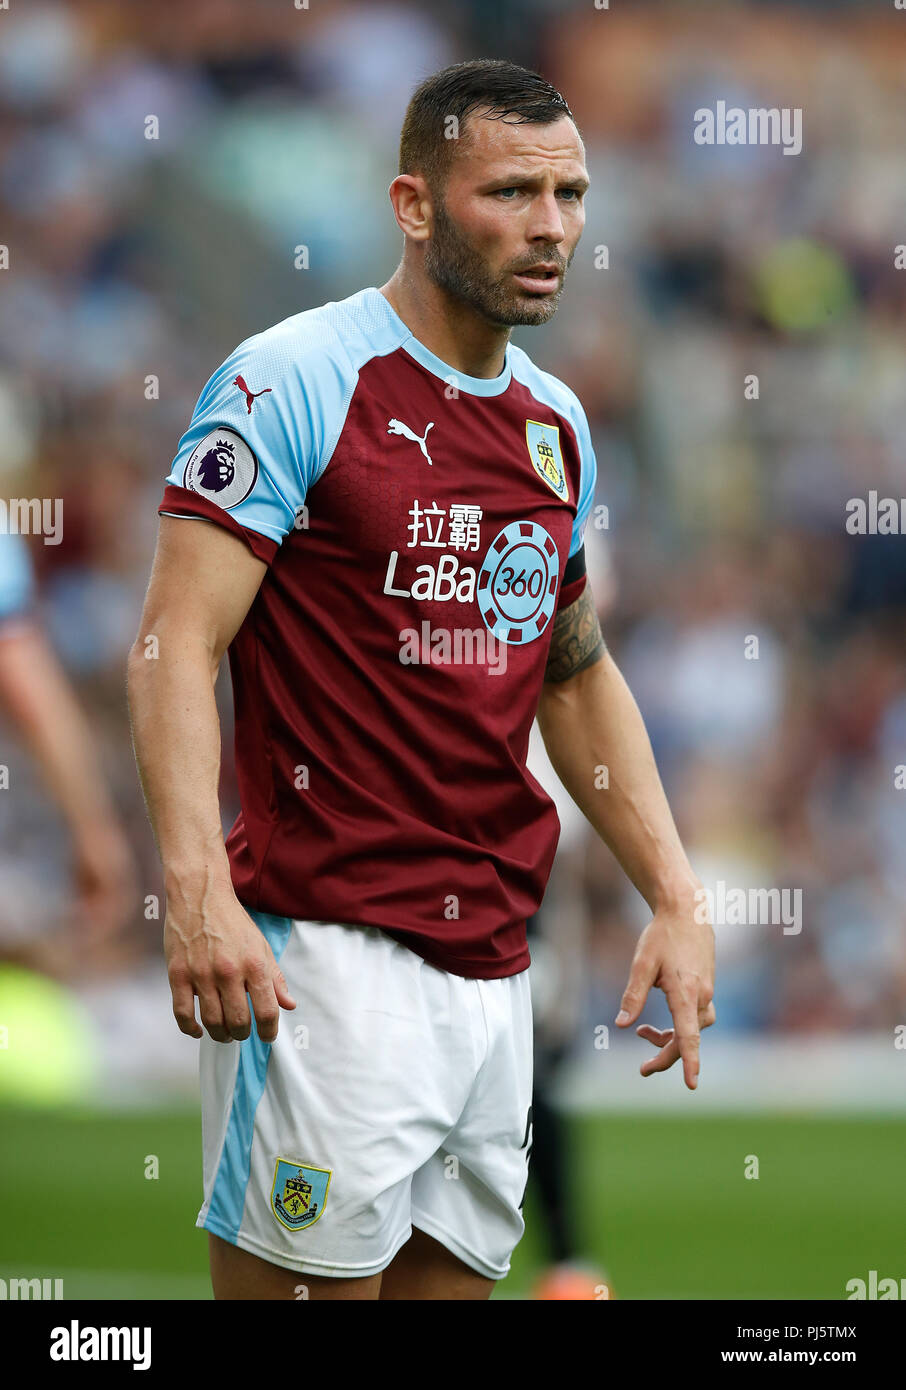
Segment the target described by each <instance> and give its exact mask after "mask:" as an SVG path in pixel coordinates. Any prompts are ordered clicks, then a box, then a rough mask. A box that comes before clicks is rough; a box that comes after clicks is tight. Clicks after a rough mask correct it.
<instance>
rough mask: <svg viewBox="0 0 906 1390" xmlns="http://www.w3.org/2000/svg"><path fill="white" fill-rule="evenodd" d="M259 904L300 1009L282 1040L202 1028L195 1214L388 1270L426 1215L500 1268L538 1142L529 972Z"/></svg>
mask: <svg viewBox="0 0 906 1390" xmlns="http://www.w3.org/2000/svg"><path fill="white" fill-rule="evenodd" d="M251 916H252V917H253V918H254V920H255V921H256V922H257V923H258V925H259V927H260V928H261V930H262V931H263V933H264V935H265V936H266V937H267V939H268V941H269V943H270V945H271V948H272V950H273V952H274V955H275V956H276V958H277V960H278V961H279V962H280V968H281V970H282V971H283V973H284V975H285V976H286V980H287V984H288V986H289V990H290V993H291V994H292V996H293V998H294V999H295V1000H296V1004H297V1008H296V1010H295V1012H293V1013H287V1012H285V1011H283V1010H281V1013H280V1028H279V1032H278V1035H277V1040H276V1042H275V1043H273V1044H265V1043H262V1042H261V1041H260V1040H259V1038H258V1036H257V1034H256V1032H255V1031H254V1029H253V1030H252V1033H251V1035H250V1037H248V1038H246V1040H245V1041H244V1042H242V1043H237V1042H233V1043H216V1042H213V1041H212V1040H211V1039H210V1038H209V1037H208V1035H207V1033H205V1034H204V1037H203V1039H202V1042H201V1097H202V1127H203V1135H204V1190H205V1200H204V1205H203V1206H202V1208H201V1211H200V1212H199V1215H198V1220H197V1222H196V1225H198V1226H203V1227H204V1228H205V1229H206V1230H208V1231H213V1232H214V1234H215V1235H218V1236H220V1237H221V1238H222V1239H223V1240H226V1241H229V1242H230V1243H231V1244H233V1245H238V1246H241V1247H242V1249H243V1250H249V1251H251V1252H252V1254H255V1255H259V1256H260V1257H261V1258H262V1259H265V1260H269V1261H270V1262H271V1263H272V1264H276V1265H283V1266H285V1267H286V1268H287V1269H293V1270H299V1271H300V1272H303V1273H308V1274H321V1275H336V1276H340V1277H342V1276H346V1277H352V1276H365V1275H369V1274H377V1273H379V1272H380V1271H381V1270H382V1269H385V1268H386V1267H387V1265H388V1264H389V1263H390V1261H391V1260H392V1259H393V1257H394V1255H395V1254H396V1252H397V1251H398V1250H399V1248H400V1246H401V1245H403V1244H404V1243H405V1242H406V1241H407V1240H408V1239H409V1236H410V1234H411V1230H412V1227H413V1226H417V1227H418V1228H419V1229H420V1230H422V1231H426V1232H427V1233H428V1235H431V1236H433V1237H434V1238H435V1239H436V1240H438V1241H440V1242H441V1243H442V1244H443V1245H445V1246H446V1247H447V1248H448V1249H449V1250H451V1251H452V1252H453V1254H454V1255H456V1256H457V1257H458V1258H459V1259H460V1260H462V1261H463V1262H464V1263H465V1264H467V1265H468V1266H469V1267H470V1268H471V1269H473V1270H475V1271H477V1273H479V1274H482V1275H484V1276H485V1277H486V1278H488V1279H501V1278H503V1276H504V1275H505V1274H506V1273H507V1272H508V1270H509V1267H510V1255H511V1254H512V1251H513V1249H514V1247H515V1246H516V1244H517V1243H518V1241H519V1239H520V1237H521V1236H522V1232H523V1230H524V1223H523V1220H522V1210H521V1208H522V1201H523V1198H524V1196H525V1186H526V1179H527V1170H528V1155H529V1150H530V1148H531V1109H530V1107H531V1092H532V1008H531V998H530V993H529V978H528V971H523V972H521V973H520V974H518V975H510V976H507V977H506V978H504V979H500V980H476V979H465V978H463V977H462V976H459V975H451V974H448V973H447V972H446V971H444V970H438V969H437V968H436V967H435V966H433V965H428V964H427V963H426V962H425V961H424V960H422V958H421V956H419V955H416V954H415V952H413V951H410V950H409V949H408V948H407V947H405V946H403V945H401V944H400V943H399V942H397V941H394V940H393V938H392V937H390V936H387V935H386V934H385V933H384V932H382V931H381V930H379V928H377V927H360V926H342V925H338V924H334V923H325V922H304V921H292V920H290V919H289V918H287V917H274V916H270V915H267V914H265V913H259V912H253V913H251Z"/></svg>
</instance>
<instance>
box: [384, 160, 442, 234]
mask: <svg viewBox="0 0 906 1390" xmlns="http://www.w3.org/2000/svg"><path fill="white" fill-rule="evenodd" d="M387 191H388V194H389V196H390V202H391V204H392V207H393V215H394V216H395V218H396V220H397V223H398V224H399V227H400V230H401V231H402V232H403V234H404V235H405V236H407V237H408V238H409V239H410V241H427V240H428V239H429V237H430V236H431V229H432V225H433V220H434V218H433V213H434V204H433V202H432V199H431V194H430V193H429V191H428V185H427V182H426V181H425V179H423V178H422V176H421V174H397V176H396V178H395V179H394V180H393V183H392V184H391V185H390V187H389V189H388V190H387Z"/></svg>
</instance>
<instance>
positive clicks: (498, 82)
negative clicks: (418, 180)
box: [399, 58, 575, 192]
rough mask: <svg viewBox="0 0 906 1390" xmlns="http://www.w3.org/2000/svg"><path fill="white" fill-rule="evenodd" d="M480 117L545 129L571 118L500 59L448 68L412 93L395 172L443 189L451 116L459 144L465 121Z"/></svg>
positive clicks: (555, 97) (527, 73)
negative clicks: (531, 123)
mask: <svg viewBox="0 0 906 1390" xmlns="http://www.w3.org/2000/svg"><path fill="white" fill-rule="evenodd" d="M479 114H480V115H481V116H483V117H487V118H489V119H492V120H504V119H506V120H513V119H514V118H516V119H515V121H514V124H523V123H528V122H536V123H537V124H538V125H550V124H552V123H553V122H554V121H559V120H560V119H562V117H563V116H568V117H569V118H570V120H571V121H575V116H574V115H573V113H572V111H570V109H569V107H568V106H567V104H566V101H565V99H564V98H563V97H562V96H561V95H560V93H559V92H558V91H557V89H556V87H553V86H551V84H550V82H548V81H546V80H545V78H543V77H542V76H541V75H540V74H539V73H537V72H532V71H531V69H529V68H521V67H520V66H519V65H518V63H510V62H508V61H507V60H506V59H505V58H475V59H472V60H471V61H470V62H467V63H454V64H453V66H452V67H449V68H442V69H441V71H440V72H436V73H434V75H433V76H432V77H428V78H426V80H425V81H424V82H422V83H421V85H420V86H419V87H417V88H416V90H415V92H414V93H413V94H412V99H411V100H410V102H409V105H408V107H407V108H406V115H405V117H404V119H403V129H402V133H401V135H400V170H399V171H400V173H401V174H421V175H422V177H423V178H424V179H425V180H426V182H427V184H428V187H429V188H430V189H431V191H432V192H437V191H440V190H441V189H442V187H443V184H444V181H445V179H446V176H447V171H448V169H449V167H450V162H451V160H452V157H453V150H454V147H455V145H456V143H457V141H456V140H453V139H450V138H448V136H447V130H448V126H447V122H448V121H449V118H450V117H451V116H455V117H456V120H457V125H458V135H459V139H460V140H461V139H463V138H464V136H465V133H466V132H465V124H466V119H467V117H469V116H474V115H479Z"/></svg>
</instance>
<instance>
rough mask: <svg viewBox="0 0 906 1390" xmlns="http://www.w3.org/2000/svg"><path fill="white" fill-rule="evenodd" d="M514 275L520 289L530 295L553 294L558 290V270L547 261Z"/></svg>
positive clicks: (557, 267)
mask: <svg viewBox="0 0 906 1390" xmlns="http://www.w3.org/2000/svg"><path fill="white" fill-rule="evenodd" d="M514 273H515V277H516V279H517V280H518V281H519V283H520V285H521V286H522V288H523V289H525V290H528V291H530V293H532V294H553V292H554V291H555V290H557V289H559V288H560V268H559V266H556V265H552V264H551V263H550V262H548V261H544V262H539V264H538V265H533V266H530V267H529V268H528V270H519V271H516V272H514Z"/></svg>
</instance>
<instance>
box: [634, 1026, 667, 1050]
mask: <svg viewBox="0 0 906 1390" xmlns="http://www.w3.org/2000/svg"><path fill="white" fill-rule="evenodd" d="M635 1031H636V1033H637V1034H638V1036H639V1037H640V1038H644V1039H645V1041H646V1042H650V1043H654V1045H655V1047H666V1046H667V1043H669V1042H672V1041H673V1029H672V1028H655V1027H654V1026H653V1025H652V1024H650V1023H642V1024H640V1025H639V1027H638V1028H637V1029H636V1030H635Z"/></svg>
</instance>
